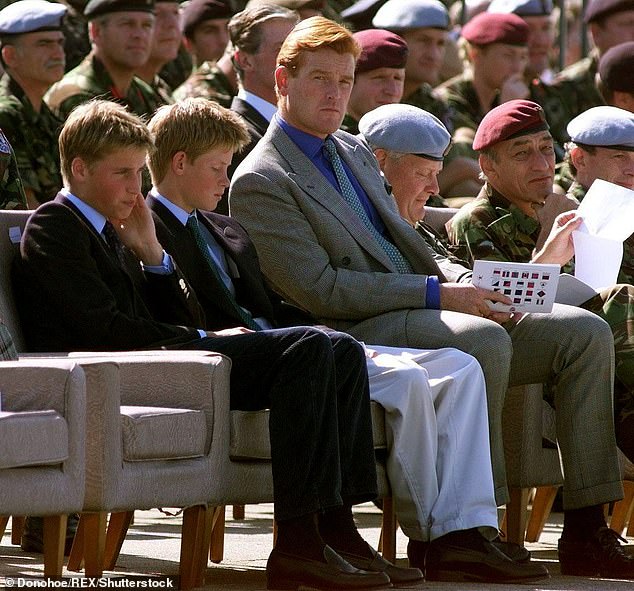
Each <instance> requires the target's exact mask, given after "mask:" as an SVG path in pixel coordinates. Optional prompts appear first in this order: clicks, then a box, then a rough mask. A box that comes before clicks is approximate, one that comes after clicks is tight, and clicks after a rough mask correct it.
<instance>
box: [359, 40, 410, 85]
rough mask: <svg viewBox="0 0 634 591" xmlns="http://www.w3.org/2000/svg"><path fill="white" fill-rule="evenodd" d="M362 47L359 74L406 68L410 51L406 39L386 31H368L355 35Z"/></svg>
mask: <svg viewBox="0 0 634 591" xmlns="http://www.w3.org/2000/svg"><path fill="white" fill-rule="evenodd" d="M353 36H354V38H355V39H356V41H357V43H358V44H359V45H360V46H361V50H362V51H361V55H360V56H359V59H358V60H357V68H356V72H357V74H360V73H361V72H369V71H370V70H376V69H377V68H404V67H405V63H406V62H407V54H408V52H409V49H408V47H407V43H406V42H405V39H403V38H402V37H399V36H398V35H397V34H396V33H392V32H391V31H386V30H385V29H368V30H367V31H359V32H358V33H355V34H354V35H353Z"/></svg>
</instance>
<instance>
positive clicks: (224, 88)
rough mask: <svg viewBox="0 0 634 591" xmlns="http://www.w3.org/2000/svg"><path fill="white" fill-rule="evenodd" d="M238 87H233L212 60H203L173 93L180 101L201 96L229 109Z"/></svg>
mask: <svg viewBox="0 0 634 591" xmlns="http://www.w3.org/2000/svg"><path fill="white" fill-rule="evenodd" d="M236 94H238V89H237V88H235V89H234V88H233V86H232V84H231V82H230V81H229V79H228V78H227V77H226V76H225V74H224V73H223V71H222V70H221V69H220V68H219V67H218V66H216V64H214V63H212V62H203V63H202V64H201V65H200V66H199V67H198V68H197V69H196V70H195V71H194V73H193V74H192V75H191V76H190V77H189V78H188V79H187V80H185V82H184V83H183V84H182V85H181V86H179V87H178V88H177V89H176V90H175V91H174V93H173V96H174V99H175V100H177V101H181V100H183V99H186V98H190V97H202V98H206V99H209V100H210V101H214V102H216V103H218V104H219V105H222V106H223V107H226V108H227V109H229V108H230V107H231V101H232V100H233V97H234V96H235V95H236Z"/></svg>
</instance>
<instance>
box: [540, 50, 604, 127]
mask: <svg viewBox="0 0 634 591" xmlns="http://www.w3.org/2000/svg"><path fill="white" fill-rule="evenodd" d="M598 65H599V58H598V55H597V53H596V52H594V53H593V54H592V55H591V56H590V57H586V58H584V59H582V60H580V61H578V62H577V63H575V64H572V65H571V66H568V67H567V68H566V69H565V70H562V71H561V72H560V73H559V75H558V76H557V77H556V78H555V81H554V82H553V84H552V86H553V87H554V89H555V90H556V91H557V92H558V93H559V96H560V98H561V101H562V103H563V104H564V105H565V107H566V109H567V110H568V116H569V119H572V118H573V117H576V116H577V115H579V114H580V113H583V112H584V111H586V110H588V109H590V108H591V107H598V106H599V105H604V104H605V101H604V100H603V97H602V96H601V94H600V93H599V90H598V88H597V85H596V82H595V77H596V73H597V69H598Z"/></svg>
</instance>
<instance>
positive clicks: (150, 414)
mask: <svg viewBox="0 0 634 591" xmlns="http://www.w3.org/2000/svg"><path fill="white" fill-rule="evenodd" d="M121 431H122V435H123V459H124V461H127V462H140V461H147V460H177V459H184V458H199V457H202V456H204V455H205V441H206V437H207V425H206V420H205V413H204V412H203V411H201V410H189V409H183V408H158V407H151V406H122V407H121Z"/></svg>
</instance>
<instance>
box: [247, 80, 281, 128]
mask: <svg viewBox="0 0 634 591" xmlns="http://www.w3.org/2000/svg"><path fill="white" fill-rule="evenodd" d="M238 98H241V99H242V100H243V101H244V102H246V103H248V104H249V105H251V106H252V107H253V108H254V109H255V110H256V111H257V112H258V113H260V115H262V117H264V118H265V119H266V120H267V121H268V122H269V123H270V122H271V119H273V116H274V115H275V113H277V106H276V105H273V104H272V103H269V101H265V100H264V99H263V98H260V97H259V96H257V95H256V94H253V93H252V92H249V91H248V90H245V89H244V88H241V89H240V90H239V91H238Z"/></svg>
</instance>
